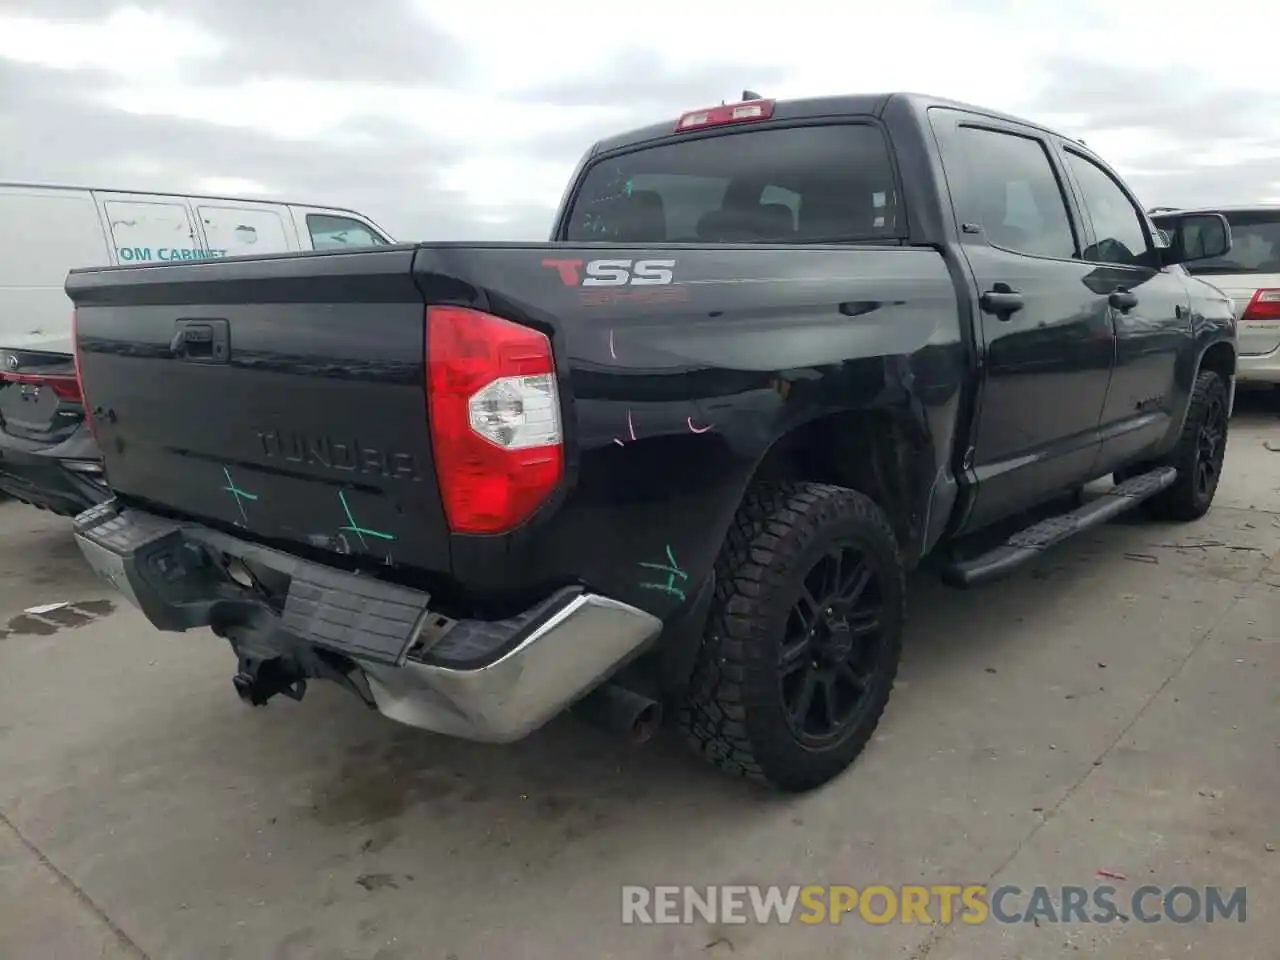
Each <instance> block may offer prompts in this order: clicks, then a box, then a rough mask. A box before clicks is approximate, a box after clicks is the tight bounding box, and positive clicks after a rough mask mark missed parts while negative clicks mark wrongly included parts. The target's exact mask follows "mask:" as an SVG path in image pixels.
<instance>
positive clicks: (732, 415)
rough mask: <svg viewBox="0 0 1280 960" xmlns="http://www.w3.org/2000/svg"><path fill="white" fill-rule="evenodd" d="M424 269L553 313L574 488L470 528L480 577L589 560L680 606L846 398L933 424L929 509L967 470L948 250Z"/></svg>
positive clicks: (708, 254) (434, 258) (439, 251)
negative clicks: (784, 446) (752, 487)
mask: <svg viewBox="0 0 1280 960" xmlns="http://www.w3.org/2000/svg"><path fill="white" fill-rule="evenodd" d="M593 261H608V263H605V264H603V265H602V264H600V263H595V264H594V266H592V264H593ZM414 270H415V274H416V276H417V279H418V283H419V286H420V288H421V290H422V293H423V296H424V299H425V300H426V301H427V302H428V303H454V304H459V305H466V306H472V307H475V308H477V309H482V310H487V311H489V312H492V313H494V314H496V315H498V316H503V317H507V318H510V319H513V320H518V321H520V322H523V323H527V324H531V325H533V326H536V327H539V328H541V329H543V330H544V331H545V332H547V333H548V335H549V336H550V337H551V338H552V341H553V344H554V347H555V352H556V357H557V362H558V364H559V370H558V372H559V381H560V391H561V397H562V403H563V408H564V412H565V431H566V440H567V451H568V454H569V459H568V463H567V477H566V482H565V484H564V487H563V490H562V492H561V494H560V495H559V496H557V497H556V498H554V499H553V500H552V501H550V502H548V503H547V504H546V505H545V506H544V507H543V508H542V509H541V510H540V511H539V513H538V514H537V515H535V516H534V517H533V518H532V519H531V520H530V521H529V522H528V523H527V524H526V525H525V527H524V528H523V529H521V530H519V531H517V532H515V533H514V534H511V535H507V536H503V537H498V538H492V537H457V536H455V537H453V538H452V557H453V569H454V573H455V575H456V576H457V577H458V579H459V580H460V582H464V583H466V584H468V585H469V586H470V587H472V588H474V589H476V590H479V591H481V592H489V591H493V592H500V591H502V590H504V589H509V588H510V586H511V585H513V584H517V583H527V582H528V581H529V579H530V578H531V577H536V578H537V579H539V580H542V581H546V582H548V583H551V582H556V581H561V580H575V579H580V580H583V581H586V582H588V583H590V584H591V585H593V586H594V587H596V588H597V589H599V590H602V591H604V592H606V593H608V594H609V595H611V596H614V597H617V598H618V599H621V600H625V601H626V602H629V603H633V604H636V605H637V606H640V607H642V608H644V609H647V610H650V611H651V612H654V613H656V614H658V615H660V616H664V617H665V616H670V615H671V614H672V613H674V612H675V611H676V609H677V608H679V607H680V606H681V605H682V604H683V603H684V602H685V601H686V600H689V599H692V597H693V596H694V594H695V592H696V591H697V589H698V588H699V587H700V585H701V584H702V583H703V582H704V581H705V579H706V577H707V574H708V573H709V571H710V570H711V568H712V566H713V564H714V561H715V558H716V554H717V553H718V551H719V549H720V546H721V543H722V541H723V538H724V535H725V533H726V531H727V528H728V526H729V523H730V521H731V519H732V517H733V514H734V512H735V511H736V509H737V506H738V503H739V502H740V499H741V496H742V494H743V492H744V490H745V489H746V487H747V485H748V483H749V482H750V480H751V478H752V475H753V473H754V472H755V470H756V469H757V467H758V465H759V464H760V462H761V461H762V459H763V458H764V457H765V455H766V453H767V452H768V451H769V449H770V448H771V447H772V446H773V444H775V443H776V442H778V441H779V440H780V439H781V438H783V437H784V436H786V435H787V434H788V433H789V432H791V431H792V430H795V429H796V428H798V427H800V426H802V425H804V424H805V423H807V422H809V421H812V420H814V419H815V418H818V417H823V416H826V415H829V414H833V413H839V412H848V411H881V412H885V413H888V414H890V415H892V416H894V417H896V418H899V420H900V421H901V422H902V423H903V425H904V426H905V427H906V428H907V429H908V431H909V433H910V435H911V436H913V437H914V438H916V442H917V443H918V445H919V448H918V450H917V451H916V452H917V456H916V457H915V458H914V460H913V463H914V467H913V476H912V477H911V496H912V498H913V501H914V503H913V509H916V510H918V511H920V512H922V513H927V512H928V509H929V501H930V497H931V494H932V492H933V490H934V488H935V486H936V485H937V483H938V482H939V481H940V480H945V479H949V476H950V474H949V465H950V457H951V449H952V442H953V439H954V438H953V431H954V430H955V427H956V424H957V422H958V421H959V417H958V416H957V405H958V404H959V402H960V390H961V385H962V383H963V378H964V376H965V366H964V356H965V354H964V349H963V345H962V338H961V317H960V314H959V303H960V299H959V297H958V295H957V288H956V284H955V281H954V280H953V276H952V274H951V272H950V271H949V270H948V267H947V264H946V262H945V261H944V259H943V257H942V255H941V254H940V253H939V252H937V251H936V250H932V249H927V248H909V247H898V246H871V245H868V246H841V247H831V246H825V247H801V246H760V245H751V246H724V245H718V246H715V247H701V246H689V245H674V244H673V245H664V246H654V247H644V248H635V249H628V248H622V247H619V246H616V245H599V246H591V245H584V246H571V245H567V244H554V245H528V246H522V245H513V244H495V245H488V246H485V245H479V246H477V245H467V246H462V245H432V246H424V247H421V248H420V249H419V251H418V254H417V257H416V260H415V264H414ZM593 279H594V280H597V281H607V282H594V283H593V282H591V281H592V280H593ZM637 280H638V281H640V282H635V281H637ZM628 281H631V282H628ZM667 281H669V282H667ZM495 541H499V542H497V543H495ZM906 546H907V547H908V549H909V550H916V551H918V550H919V548H920V547H921V544H914V545H906Z"/></svg>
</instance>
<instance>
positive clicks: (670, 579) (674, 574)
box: [639, 544, 689, 600]
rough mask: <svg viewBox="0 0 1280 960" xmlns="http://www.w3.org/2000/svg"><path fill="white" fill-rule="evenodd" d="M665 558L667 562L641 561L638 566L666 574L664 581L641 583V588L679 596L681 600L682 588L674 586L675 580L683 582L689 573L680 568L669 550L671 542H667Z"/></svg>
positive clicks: (682, 595) (682, 597)
mask: <svg viewBox="0 0 1280 960" xmlns="http://www.w3.org/2000/svg"><path fill="white" fill-rule="evenodd" d="M667 560H669V561H670V562H669V563H642V564H640V566H642V567H644V568H645V569H646V570H659V571H661V572H662V573H665V574H666V575H667V582H666V583H641V584H640V585H639V586H640V589H641V590H658V591H660V592H662V593H667V594H670V595H671V596H673V597H679V598H680V599H681V600H683V599H684V598H685V597H684V590H683V589H682V588H680V587H678V586H676V580H677V579H679V580H680V581H682V582H684V581H687V580H688V579H689V574H687V573H685V572H684V570H683V569H681V567H680V564H678V563H676V558H675V554H673V553H672V552H671V544H667Z"/></svg>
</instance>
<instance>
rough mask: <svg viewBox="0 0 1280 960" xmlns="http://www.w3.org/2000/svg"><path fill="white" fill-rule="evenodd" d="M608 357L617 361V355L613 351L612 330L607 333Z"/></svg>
mask: <svg viewBox="0 0 1280 960" xmlns="http://www.w3.org/2000/svg"><path fill="white" fill-rule="evenodd" d="M609 356H611V357H613V359H615V360H617V359H618V355H617V354H616V353H615V352H614V350H613V331H612V330H610V331H609Z"/></svg>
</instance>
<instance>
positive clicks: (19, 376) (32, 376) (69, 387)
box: [0, 372, 84, 403]
mask: <svg viewBox="0 0 1280 960" xmlns="http://www.w3.org/2000/svg"><path fill="white" fill-rule="evenodd" d="M0 380H3V381H4V382H5V383H25V384H29V385H30V386H33V387H48V388H49V389H50V390H52V391H53V392H54V393H56V394H57V395H58V396H60V397H61V398H62V399H63V400H74V401H76V402H77V403H81V402H83V400H84V398H83V397H82V396H81V395H80V380H79V378H77V377H74V376H72V375H70V374H66V375H61V376H58V375H55V376H47V377H42V376H40V375H39V374H36V373H8V372H5V373H0Z"/></svg>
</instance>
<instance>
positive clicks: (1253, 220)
mask: <svg viewBox="0 0 1280 960" xmlns="http://www.w3.org/2000/svg"><path fill="white" fill-rule="evenodd" d="M1225 216H1226V218H1227V222H1228V223H1230V224H1231V249H1230V251H1228V253H1227V255H1226V256H1225V257H1214V258H1213V259H1212V260H1194V261H1192V262H1191V263H1188V264H1187V265H1186V266H1187V272H1188V273H1192V274H1215V273H1216V274H1231V273H1280V209H1277V210H1255V211H1241V212H1236V213H1227V214H1225ZM1187 239H1188V242H1189V243H1191V244H1194V241H1195V238H1194V236H1190V237H1188V238H1187Z"/></svg>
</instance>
